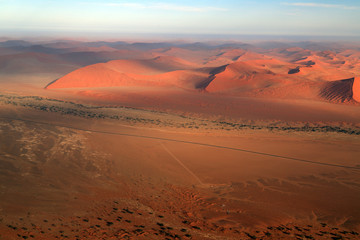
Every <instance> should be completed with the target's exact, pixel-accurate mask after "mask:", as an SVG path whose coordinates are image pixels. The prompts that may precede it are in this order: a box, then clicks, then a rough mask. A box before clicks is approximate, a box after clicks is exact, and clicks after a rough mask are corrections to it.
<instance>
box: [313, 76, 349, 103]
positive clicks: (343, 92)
mask: <svg viewBox="0 0 360 240" xmlns="http://www.w3.org/2000/svg"><path fill="white" fill-rule="evenodd" d="M353 84H354V78H349V79H344V80H338V81H332V82H328V83H325V84H324V86H323V87H322V89H321V90H320V96H321V97H322V98H324V99H326V100H328V101H333V102H348V101H351V100H352V99H353Z"/></svg>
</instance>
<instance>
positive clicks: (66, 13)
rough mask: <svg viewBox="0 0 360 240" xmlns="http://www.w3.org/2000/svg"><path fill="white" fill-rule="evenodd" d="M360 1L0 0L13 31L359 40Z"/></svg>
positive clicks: (5, 29)
mask: <svg viewBox="0 0 360 240" xmlns="http://www.w3.org/2000/svg"><path fill="white" fill-rule="evenodd" d="M359 23H360V0H337V1H335V0H328V1H324V0H312V1H311V0H310V1H306V0H296V1H292V0H266V1H265V0H258V1H256V0H254V1H251V0H185V1H178V0H175V1H168V0H158V1H139V0H103V1H100V0H42V1H41V0H0V36H2V35H5V34H6V33H9V32H18V33H19V32H20V33H21V32H26V33H31V32H34V33H37V32H51V33H65V32H66V33H96V34H100V33H103V34H111V33H165V34H220V35H221V34H261V35H267V34H271V35H277V34H279V35H335V36H359V35H360V24H359Z"/></svg>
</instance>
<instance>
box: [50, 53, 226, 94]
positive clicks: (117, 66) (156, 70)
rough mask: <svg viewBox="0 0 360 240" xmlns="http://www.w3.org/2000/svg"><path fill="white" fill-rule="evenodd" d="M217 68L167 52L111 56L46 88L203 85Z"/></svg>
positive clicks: (198, 86) (211, 77) (210, 78)
mask: <svg viewBox="0 0 360 240" xmlns="http://www.w3.org/2000/svg"><path fill="white" fill-rule="evenodd" d="M221 69H222V67H219V68H196V69H192V64H191V63H189V62H187V61H185V60H182V59H179V58H175V57H168V56H159V57H156V58H153V59H149V60H114V61H110V62H107V63H98V64H94V65H90V66H86V67H84V68H80V69H77V70H75V71H73V72H71V73H69V74H67V75H65V76H64V77H62V78H60V79H58V80H57V81H55V82H54V83H52V84H50V85H49V86H48V87H47V88H48V89H51V88H82V87H114V86H177V87H181V88H189V89H199V88H200V89H203V88H205V87H206V86H207V85H208V83H209V82H211V80H212V79H213V77H214V75H215V74H217V73H218V72H219V71H221Z"/></svg>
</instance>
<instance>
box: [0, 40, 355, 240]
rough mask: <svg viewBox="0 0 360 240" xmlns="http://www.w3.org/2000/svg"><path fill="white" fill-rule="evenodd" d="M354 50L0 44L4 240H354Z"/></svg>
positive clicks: (333, 46)
mask: <svg viewBox="0 0 360 240" xmlns="http://www.w3.org/2000/svg"><path fill="white" fill-rule="evenodd" d="M359 72H360V48H359V44H358V43H351V42H343V43H331V42H265V41H264V42H260V41H259V42H254V43H242V42H195V43H192V42H182V41H178V42H120V41H119V42H110V41H109V42H107V41H97V42H86V41H70V40H58V41H37V42H32V41H24V40H3V41H2V42H0V239H359V238H360V236H359V231H360V77H359Z"/></svg>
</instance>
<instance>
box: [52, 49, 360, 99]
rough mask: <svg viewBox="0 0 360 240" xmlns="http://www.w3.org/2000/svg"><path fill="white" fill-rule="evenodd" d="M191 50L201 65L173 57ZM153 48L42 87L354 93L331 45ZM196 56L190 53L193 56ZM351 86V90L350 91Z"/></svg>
mask: <svg viewBox="0 0 360 240" xmlns="http://www.w3.org/2000/svg"><path fill="white" fill-rule="evenodd" d="M195 53H201V54H200V55H201V56H202V57H203V65H200V64H197V63H193V62H190V61H188V60H184V59H183V58H180V57H179V56H184V57H185V58H186V59H191V56H194V55H196V54H195ZM215 53H216V54H215ZM153 54H154V55H157V57H155V58H150V59H142V60H124V59H123V60H113V61H109V62H107V63H98V64H94V65H89V66H86V67H84V68H80V69H78V70H75V71H73V72H71V73H69V74H67V75H65V76H64V77H62V78H60V79H58V80H57V81H55V82H53V83H52V84H50V85H49V86H48V87H47V88H48V89H52V88H87V87H92V88H93V87H114V86H117V87H121V86H137V87H144V86H151V87H154V86H157V87H179V88H184V89H189V90H198V89H205V90H206V91H207V92H209V93H215V92H216V93H223V94H225V93H226V94H231V95H240V96H248V97H253V96H264V97H272V98H303V99H314V100H320V99H323V100H327V101H334V102H351V100H352V99H358V98H359V96H358V95H359V93H358V92H359V91H358V90H357V89H356V86H357V84H358V83H357V81H355V82H356V83H355V82H354V87H353V86H352V83H351V84H344V83H343V82H342V81H338V80H342V79H350V78H353V77H354V76H356V74H357V71H358V70H359V68H360V64H359V63H358V61H357V60H356V59H355V58H352V59H350V60H349V59H346V56H343V55H340V54H336V53H335V52H331V51H320V52H312V51H310V50H304V49H302V48H286V49H277V50H271V51H269V52H268V53H267V54H269V55H264V54H261V53H256V52H252V51H248V50H243V49H230V48H229V49H217V50H209V52H208V53H204V52H203V50H201V51H200V50H199V51H198V52H197V51H191V50H186V49H185V50H184V49H181V48H170V49H166V50H159V49H156V50H155V51H154V52H153ZM168 54H174V56H169V55H168ZM346 54H350V53H349V52H347V53H346ZM208 56H210V57H208ZM199 58H200V57H199V56H197V57H193V59H195V61H197V62H199ZM209 66H211V67H209ZM326 82H329V84H326ZM345 82H346V81H345ZM350 85H351V86H350ZM352 92H353V93H354V94H350V93H352ZM358 100H359V99H358Z"/></svg>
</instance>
